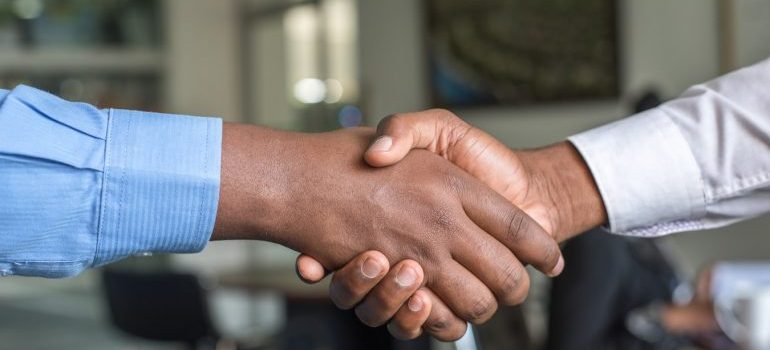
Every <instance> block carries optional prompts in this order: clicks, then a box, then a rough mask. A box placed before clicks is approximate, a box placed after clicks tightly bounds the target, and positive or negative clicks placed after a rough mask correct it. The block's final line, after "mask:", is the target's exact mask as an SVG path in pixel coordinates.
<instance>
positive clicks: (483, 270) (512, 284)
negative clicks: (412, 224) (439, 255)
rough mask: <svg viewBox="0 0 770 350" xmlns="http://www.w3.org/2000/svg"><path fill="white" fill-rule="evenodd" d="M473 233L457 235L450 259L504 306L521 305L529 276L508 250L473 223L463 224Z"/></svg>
mask: <svg viewBox="0 0 770 350" xmlns="http://www.w3.org/2000/svg"><path fill="white" fill-rule="evenodd" d="M466 226H468V227H472V228H471V230H476V231H477V232H476V234H471V235H461V236H460V237H459V239H458V241H457V242H456V243H455V244H457V245H456V246H455V248H458V245H459V249H453V250H452V256H453V257H454V259H455V260H456V261H457V262H458V263H460V265H462V266H464V267H465V268H466V269H468V270H469V271H470V272H471V273H473V274H474V275H476V277H478V278H479V279H480V280H481V281H482V282H484V284H485V285H487V287H488V288H489V289H490V290H492V292H493V293H494V294H495V296H496V297H497V300H498V301H500V303H502V304H505V305H518V304H521V303H523V302H524V300H525V299H526V297H527V294H528V293H529V283H530V281H529V275H528V274H527V271H526V270H525V269H524V266H523V265H522V264H521V262H519V260H518V259H516V257H515V256H514V255H513V253H511V251H510V250H509V249H508V248H507V247H506V246H504V245H503V244H501V243H500V242H499V241H497V240H496V239H495V238H494V237H492V236H490V235H489V234H487V233H486V232H484V231H483V230H481V229H480V228H478V227H476V226H475V225H474V224H473V222H468V223H467V224H466Z"/></svg>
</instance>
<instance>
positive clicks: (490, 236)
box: [297, 110, 603, 340]
mask: <svg viewBox="0 0 770 350" xmlns="http://www.w3.org/2000/svg"><path fill="white" fill-rule="evenodd" d="M360 132H361V133H363V134H364V135H367V134H368V132H367V131H360ZM377 134H378V135H377V137H376V138H372V139H374V140H375V141H374V142H373V143H372V144H371V145H370V147H369V148H368V150H367V152H366V153H365V155H364V158H365V159H366V162H367V163H368V164H369V165H371V166H374V167H386V168H384V169H383V170H387V169H389V168H392V170H393V171H394V172H396V173H399V174H400V175H405V176H404V177H401V176H400V175H399V182H402V183H405V184H409V186H408V187H411V188H413V189H414V190H417V189H418V188H419V189H420V190H423V189H426V190H428V192H430V193H432V196H431V197H433V196H435V195H440V197H442V198H440V200H438V201H430V200H428V201H424V202H423V203H422V205H418V206H419V207H421V208H420V209H419V210H414V209H409V210H404V211H400V212H398V213H396V215H395V216H390V217H389V218H391V219H393V220H395V221H404V222H406V221H408V220H407V219H408V218H409V217H410V216H414V215H416V216H417V217H419V218H423V219H424V220H427V223H426V225H423V226H421V227H417V228H416V229H417V231H415V232H408V233H407V232H391V233H392V234H394V235H393V236H392V237H390V238H391V240H392V241H400V242H401V243H399V244H398V245H397V247H396V250H395V251H394V250H391V251H383V250H382V249H379V248H376V247H375V246H374V245H366V248H368V249H375V250H371V251H367V252H364V253H362V254H360V255H359V256H357V257H356V258H355V259H353V260H351V261H350V262H348V263H347V264H346V265H345V266H344V267H342V268H340V269H338V270H336V271H335V273H334V276H333V280H332V283H331V287H330V288H331V290H330V295H331V298H332V300H333V302H334V303H335V304H336V305H337V306H338V307H340V308H343V309H350V308H355V312H356V314H357V315H358V317H359V319H360V320H361V321H362V322H364V323H365V324H367V325H370V326H379V325H382V324H385V323H386V322H387V323H388V329H389V331H390V332H391V333H392V334H393V335H394V336H396V337H398V338H402V339H412V338H415V337H417V336H419V335H420V334H421V333H422V331H423V330H425V331H427V332H428V333H430V334H431V335H433V336H435V337H436V338H438V339H440V340H455V339H457V338H459V337H461V336H462V335H463V334H464V333H465V328H466V321H469V322H472V323H481V322H484V321H486V320H487V319H488V318H489V317H491V315H492V314H493V313H494V312H495V310H496V308H497V305H498V303H500V304H506V305H515V304H519V303H521V302H523V300H524V299H525V297H526V295H527V292H528V289H529V279H528V275H527V273H526V272H525V270H524V268H523V265H522V264H532V265H533V266H535V267H536V268H537V269H539V270H540V271H542V272H544V273H546V274H548V275H549V276H555V275H558V274H559V273H560V272H561V270H562V269H563V265H564V261H563V259H562V258H561V254H560V252H559V250H558V247H557V245H556V240H557V239H564V238H566V237H567V236H569V235H572V234H574V233H576V230H579V229H582V228H583V227H589V226H592V224H591V223H588V222H587V221H590V220H593V221H595V220H597V219H595V218H594V219H592V218H579V217H574V215H570V214H572V213H570V211H564V210H557V208H558V207H557V202H558V201H559V200H567V201H569V200H570V198H568V197H569V196H568V195H567V194H558V193H550V192H553V190H554V189H555V188H556V186H554V184H552V183H549V179H550V178H552V177H549V176H545V175H544V174H538V170H537V169H539V168H542V167H537V166H532V167H528V166H527V165H543V164H532V163H534V162H533V161H534V160H535V159H536V158H539V157H531V159H528V156H529V155H530V154H528V153H526V152H519V153H516V152H513V151H512V150H510V149H509V148H508V147H506V146H505V145H503V144H502V143H500V142H499V141H497V140H495V139H494V138H493V137H491V136H489V135H488V134H486V133H484V132H482V131H481V130H479V129H476V128H473V127H471V126H470V125H468V124H467V123H465V122H463V121H462V120H461V119H459V118H457V117H456V116H455V115H453V114H452V113H450V112H448V111H445V110H429V111H425V112H418V113H411V114H403V115H395V116H391V117H388V118H386V119H385V120H383V122H382V123H380V126H379V128H378V131H377ZM554 148H555V149H551V150H544V152H551V153H553V154H552V155H554V156H557V155H564V154H566V155H569V156H571V157H579V156H578V155H577V153H576V151H575V150H574V149H573V148H572V147H571V146H570V145H569V144H567V143H563V144H560V145H557V146H555V147H554ZM413 149H421V150H427V151H430V152H431V153H433V154H435V155H438V156H440V157H443V158H444V159H446V160H448V161H449V162H451V163H453V164H454V165H455V166H457V167H459V168H461V169H462V170H463V171H458V170H459V169H457V168H455V167H454V166H451V165H450V164H448V163H447V162H441V161H437V160H436V158H437V157H431V156H430V155H428V154H425V153H426V152H425V151H418V150H415V151H411V152H410V150H413ZM557 158H558V157H557ZM529 160H532V161H530V162H528V161H529ZM547 164H548V165H549V166H550V165H551V163H547ZM399 167H401V168H399ZM536 168H537V169H536ZM546 168H547V167H546ZM401 169H403V170H401ZM407 169H411V170H407ZM416 169H418V170H419V171H415V170H416ZM554 170H556V171H558V169H554ZM402 171H403V173H402ZM546 171H547V170H546ZM466 174H467V175H471V176H473V177H475V179H471V178H469V177H468V176H467V175H466ZM420 175H426V177H425V178H423V177H422V176H420ZM436 175H438V177H436ZM387 178H391V177H390V176H387ZM423 181H425V182H423ZM479 181H480V182H481V183H483V185H482V184H481V183H479ZM441 192H444V194H441ZM495 192H496V193H495ZM434 198H435V197H434ZM392 199H394V201H393V202H392V203H391V204H393V205H395V206H401V207H408V206H410V205H411V204H419V203H418V201H423V200H425V198H416V197H409V196H407V195H403V194H402V195H393V196H392ZM407 203H409V204H407ZM514 204H515V206H514ZM423 205H424V206H423ZM388 213H389V212H388V211H383V212H381V214H382V215H388ZM571 216H573V217H571ZM598 219H599V220H603V219H601V218H598ZM385 225H387V224H385ZM382 227H384V226H375V227H373V229H372V230H370V231H368V232H362V233H361V234H363V235H367V234H373V235H377V234H379V233H378V232H379V230H378V229H379V228H382ZM414 234H416V235H414ZM407 235H408V236H409V238H408V239H406V240H402V239H400V238H406V236H407ZM419 240H424V241H427V242H428V243H429V246H428V247H427V248H426V247H425V246H422V245H420V244H419V243H418V241H419ZM425 249H428V250H425ZM390 262H397V263H396V264H394V265H393V266H392V267H391V266H390ZM326 266H328V265H326ZM297 271H298V273H299V274H300V277H302V278H303V279H304V280H305V281H307V282H310V283H315V282H318V281H320V280H321V279H322V278H323V277H324V275H325V274H326V272H325V271H326V270H325V269H324V268H323V265H322V264H321V263H320V262H319V261H317V260H315V259H314V258H311V257H310V256H309V255H301V256H300V257H299V258H298V260H297Z"/></svg>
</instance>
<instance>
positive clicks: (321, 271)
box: [296, 254, 328, 284]
mask: <svg viewBox="0 0 770 350" xmlns="http://www.w3.org/2000/svg"><path fill="white" fill-rule="evenodd" d="M296 265H297V266H296V268H297V276H299V278H300V279H301V280H302V281H304V282H305V283H309V284H315V283H318V282H321V280H322V279H324V277H326V275H327V274H328V272H327V271H326V269H325V268H324V267H323V265H321V263H320V262H318V260H316V259H313V258H312V257H310V256H309V255H305V254H300V255H299V256H297V263H296Z"/></svg>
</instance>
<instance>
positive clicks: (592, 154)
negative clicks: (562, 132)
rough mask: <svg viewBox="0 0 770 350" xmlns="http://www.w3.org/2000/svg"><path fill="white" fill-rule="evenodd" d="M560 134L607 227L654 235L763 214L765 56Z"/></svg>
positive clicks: (767, 103) (768, 89)
mask: <svg viewBox="0 0 770 350" xmlns="http://www.w3.org/2000/svg"><path fill="white" fill-rule="evenodd" d="M569 141H570V142H572V143H573V144H574V145H575V147H576V148H577V149H578V151H579V152H580V153H581V155H582V156H583V158H584V159H585V161H586V163H587V164H588V166H589V168H590V169H591V172H592V174H593V176H594V179H595V181H596V184H597V187H598V188H599V191H600V192H601V195H602V198H603V200H604V204H605V207H606V209H607V214H608V217H609V229H610V231H612V232H614V233H618V234H625V235H634V236H659V235H664V234H668V233H673V232H680V231H692V230H700V229H709V228H715V227H719V226H724V225H728V224H731V223H734V222H736V221H740V220H744V219H748V218H751V217H754V216H757V215H760V214H763V213H767V212H770V60H765V61H763V62H760V63H758V64H756V65H754V66H751V67H747V68H743V69H741V70H738V71H735V72H733V73H730V74H728V75H725V76H723V77H720V78H717V79H715V80H713V81H710V82H708V83H705V84H700V85H696V86H693V87H691V88H689V89H688V90H687V91H686V92H685V93H684V94H683V95H682V96H680V97H679V98H677V99H675V100H672V101H670V102H668V103H665V104H663V105H661V106H660V107H658V108H655V109H652V110H649V111H646V112H643V113H640V114H637V115H635V116H632V117H630V118H627V119H624V120H620V121H617V122H614V123H611V124H608V125H605V126H602V127H599V128H597V129H593V130H589V131H586V132H583V133H580V134H577V135H574V136H572V137H570V138H569Z"/></svg>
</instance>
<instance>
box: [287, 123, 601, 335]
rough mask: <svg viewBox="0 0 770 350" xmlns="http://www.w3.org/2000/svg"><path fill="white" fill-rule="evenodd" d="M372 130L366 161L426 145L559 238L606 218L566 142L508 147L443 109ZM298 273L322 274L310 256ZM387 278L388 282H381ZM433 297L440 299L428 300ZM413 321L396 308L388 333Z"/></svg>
mask: <svg viewBox="0 0 770 350" xmlns="http://www.w3.org/2000/svg"><path fill="white" fill-rule="evenodd" d="M377 134H378V138H377V139H376V141H375V142H374V143H373V144H372V145H371V146H370V147H369V149H368V150H367V152H366V154H365V156H364V157H365V159H366V161H367V162H368V163H369V164H370V165H372V166H375V167H385V166H390V165H393V164H395V163H397V162H399V161H400V160H401V159H403V158H404V157H405V156H406V155H407V154H408V153H409V152H410V151H411V150H412V149H426V150H429V151H431V152H433V153H436V154H438V155H441V156H442V157H444V158H446V159H447V160H449V161H451V162H452V163H454V164H456V165H457V166H459V167H460V168H462V169H463V170H465V171H466V172H468V173H469V174H471V175H473V176H474V177H476V178H478V179H480V180H481V181H482V182H484V183H485V184H486V185H488V186H490V187H491V188H493V189H494V190H495V191H497V192H498V193H500V194H502V195H503V196H504V197H505V198H506V199H508V200H509V201H510V202H511V203H513V204H515V205H517V206H518V207H520V208H521V209H522V210H524V211H525V212H526V213H527V214H528V215H530V216H531V217H532V218H533V219H535V220H536V221H537V222H538V223H539V224H540V225H541V226H542V227H544V228H545V229H546V230H547V231H548V232H549V233H551V234H552V235H553V236H554V237H555V238H556V239H557V240H559V241H561V240H564V239H566V238H569V237H571V236H573V235H575V234H577V233H580V232H583V231H585V230H587V229H589V228H592V227H595V226H598V225H600V224H602V223H603V222H605V221H606V213H605V210H604V207H603V203H602V201H601V198H600V196H599V193H598V190H597V189H596V186H595V184H594V182H593V177H592V176H591V174H590V171H589V170H588V168H587V166H586V165H585V163H584V162H583V160H582V158H581V157H580V155H579V154H578V153H577V151H576V150H575V149H574V148H573V147H572V146H571V145H570V144H569V143H567V142H563V143H559V144H556V145H552V146H549V147H546V148H542V149H536V150H529V151H513V150H511V149H509V148H508V147H506V146H505V145H503V144H502V143H500V142H499V141H498V140H496V139H495V138H493V137H492V136H490V135H489V134H487V133H485V132H483V131H481V130H479V129H477V128H474V127H472V126H471V125H469V124H467V123H465V122H464V121H462V120H461V119H460V118H458V117H457V116H455V115H454V114H452V113H451V112H448V111H446V110H440V109H434V110H428V111H424V112H417V113H407V114H400V115H394V116H390V117H388V118H386V119H384V120H383V121H382V122H381V123H380V125H379V127H378V129H377ZM297 270H298V272H299V274H300V276H303V279H305V280H306V281H308V282H311V283H312V282H315V281H320V280H321V279H322V278H323V276H324V272H323V270H322V268H320V267H319V265H318V263H317V262H315V261H314V260H313V259H312V258H310V257H308V256H300V257H299V258H298V260H297ZM349 271H350V270H349V269H346V270H343V271H339V272H337V273H336V276H335V279H334V281H333V282H332V284H333V287H332V289H333V290H335V289H339V288H340V287H339V286H338V285H339V284H341V281H344V280H346V279H348V278H354V277H353V276H351V273H350V272H349ZM340 274H344V276H339V275H340ZM387 283H388V282H387V280H385V281H384V282H382V284H387ZM375 285H376V283H375V282H373V281H370V283H369V284H367V287H368V288H364V287H362V286H359V288H358V289H356V290H355V291H354V292H355V293H358V294H361V295H365V294H366V293H368V292H369V291H370V290H375V291H376V290H377V289H378V288H380V287H379V286H377V287H376V288H375ZM348 292H350V291H348ZM359 298H363V296H359ZM431 302H433V303H436V302H440V301H438V300H436V299H435V298H433V299H432V300H431ZM369 312H372V311H369ZM428 321H429V322H428V323H430V320H428ZM453 322H459V321H453ZM414 323H415V322H413V320H411V319H410V318H409V317H407V316H404V315H403V314H402V313H399V314H398V315H397V316H396V317H394V318H393V320H392V322H391V330H392V331H393V330H400V332H392V333H394V335H396V336H399V337H402V338H411V335H414V334H419V332H418V331H417V330H416V329H414V328H409V329H403V328H405V327H407V326H406V325H411V324H414ZM449 328H453V329H457V328H459V326H457V325H453V326H450V327H449Z"/></svg>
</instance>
